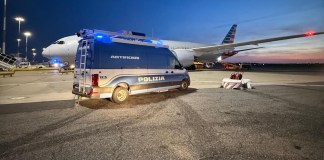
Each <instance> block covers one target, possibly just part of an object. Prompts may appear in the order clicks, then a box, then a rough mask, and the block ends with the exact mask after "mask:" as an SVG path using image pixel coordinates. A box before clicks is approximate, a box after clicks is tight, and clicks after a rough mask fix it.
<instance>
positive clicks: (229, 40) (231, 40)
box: [222, 24, 237, 44]
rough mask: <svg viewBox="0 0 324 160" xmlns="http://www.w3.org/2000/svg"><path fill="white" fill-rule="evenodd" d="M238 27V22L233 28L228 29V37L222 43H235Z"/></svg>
mask: <svg viewBox="0 0 324 160" xmlns="http://www.w3.org/2000/svg"><path fill="white" fill-rule="evenodd" d="M236 28H237V24H233V26H232V27H231V29H230V30H229V31H228V33H227V35H226V37H225V38H224V40H223V42H222V44H230V43H234V38H235V33H236Z"/></svg>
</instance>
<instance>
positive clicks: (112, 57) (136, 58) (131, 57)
mask: <svg viewBox="0 0 324 160" xmlns="http://www.w3.org/2000/svg"><path fill="white" fill-rule="evenodd" d="M110 58H111V59H134V60H139V59H140V57H136V56H114V55H112V56H110Z"/></svg>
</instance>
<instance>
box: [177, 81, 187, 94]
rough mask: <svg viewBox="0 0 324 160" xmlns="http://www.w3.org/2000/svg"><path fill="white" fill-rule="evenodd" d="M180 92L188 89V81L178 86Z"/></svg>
mask: <svg viewBox="0 0 324 160" xmlns="http://www.w3.org/2000/svg"><path fill="white" fill-rule="evenodd" d="M179 89H180V90H181V91H184V90H187V89H188V81H186V80H183V81H182V82H181V84H180V88H179Z"/></svg>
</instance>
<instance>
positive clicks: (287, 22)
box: [0, 0, 324, 63]
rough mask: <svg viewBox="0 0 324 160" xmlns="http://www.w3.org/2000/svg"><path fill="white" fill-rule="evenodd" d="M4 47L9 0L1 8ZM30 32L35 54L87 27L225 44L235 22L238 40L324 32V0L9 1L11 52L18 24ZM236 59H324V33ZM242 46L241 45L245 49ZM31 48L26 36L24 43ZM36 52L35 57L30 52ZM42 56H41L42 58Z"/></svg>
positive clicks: (256, 60)
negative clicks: (20, 22)
mask: <svg viewBox="0 0 324 160" xmlns="http://www.w3.org/2000/svg"><path fill="white" fill-rule="evenodd" d="M0 8H1V9H0V12H1V13H0V17H1V40H0V41H1V47H2V34H3V33H2V26H3V20H2V17H3V0H1V6H0ZM16 16H22V17H24V18H25V20H26V21H25V22H23V23H22V25H21V28H22V32H24V31H30V32H31V33H32V36H31V37H30V38H29V39H28V47H29V48H30V50H29V53H30V54H31V48H36V49H37V51H36V52H37V53H41V51H42V48H44V47H47V46H48V45H49V44H51V43H52V42H54V41H56V40H57V39H59V38H62V37H65V36H68V35H72V34H74V33H75V32H77V31H79V30H80V29H83V28H89V29H103V30H109V31H117V30H132V31H138V32H143V33H146V34H147V35H149V36H151V35H152V33H153V36H154V37H155V38H160V39H168V40H180V41H191V42H200V43H208V44H219V43H220V42H221V41H222V39H223V38H224V36H225V35H226V33H227V32H228V30H229V28H230V27H231V25H232V24H234V23H236V24H238V30H237V35H236V39H235V41H236V42H242V41H249V40H256V39H263V38H271V37H277V36H285V35H291V34H300V33H304V32H306V31H308V30H314V31H324V0H268V1H265V0H262V1H260V0H237V1H221V0H199V1H194V2H193V1H192V0H187V1H186V0H109V1H108V0H55V1H51V0H7V46H6V48H7V49H6V53H16V52H17V40H16V39H17V36H18V22H16V21H15V20H14V17H16ZM261 46H265V47H266V48H264V49H259V50H253V51H248V52H244V53H243V52H242V53H240V54H239V55H236V56H234V57H231V58H229V59H228V61H231V62H260V63H267V62H268V63H273V62H277V63H292V62H298V63H299V62H303V63H305V62H306V63H308V62H324V35H321V36H317V37H310V38H302V39H295V40H286V41H279V42H275V43H266V44H261ZM244 48H247V47H241V48H238V49H244ZM20 51H21V52H23V53H24V52H25V38H24V37H22V43H21V47H20ZM30 56H31V55H30ZM37 58H38V59H40V55H38V57H37Z"/></svg>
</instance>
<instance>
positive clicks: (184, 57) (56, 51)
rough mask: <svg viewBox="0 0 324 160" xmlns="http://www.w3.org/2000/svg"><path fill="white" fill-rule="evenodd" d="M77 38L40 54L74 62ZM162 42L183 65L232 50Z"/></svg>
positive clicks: (185, 43)
mask: <svg viewBox="0 0 324 160" xmlns="http://www.w3.org/2000/svg"><path fill="white" fill-rule="evenodd" d="M79 40H81V38H80V37H78V36H76V35H73V36H68V37H64V38H61V39H59V40H57V41H56V42H54V43H53V44H51V45H49V46H48V47H47V48H45V49H44V50H43V53H42V54H43V56H44V57H46V58H49V59H51V60H53V59H54V60H55V61H60V62H61V63H64V62H68V63H69V64H74V61H75V55H76V52H77V48H78V45H79ZM162 42H163V45H167V46H169V49H170V50H171V51H172V52H173V53H174V54H175V55H176V56H177V58H178V59H179V61H180V63H181V64H182V65H183V66H184V67H189V66H191V65H192V64H193V62H194V57H197V58H198V60H199V61H200V62H215V61H216V60H217V58H219V56H221V55H222V54H223V53H224V52H228V51H232V50H233V49H234V48H232V49H222V50H218V51H217V52H215V51H214V52H210V53H204V52H196V51H193V50H190V49H191V48H197V47H205V46H208V44H201V43H193V42H182V41H171V40H163V41H162ZM224 58H225V57H224Z"/></svg>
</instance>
